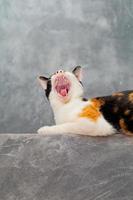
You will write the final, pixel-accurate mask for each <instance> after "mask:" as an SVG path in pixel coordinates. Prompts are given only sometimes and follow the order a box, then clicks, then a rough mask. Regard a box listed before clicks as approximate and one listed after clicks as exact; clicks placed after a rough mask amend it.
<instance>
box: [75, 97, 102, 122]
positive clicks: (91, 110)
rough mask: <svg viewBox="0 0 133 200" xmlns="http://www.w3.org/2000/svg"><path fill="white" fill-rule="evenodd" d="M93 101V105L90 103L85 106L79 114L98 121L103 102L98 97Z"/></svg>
mask: <svg viewBox="0 0 133 200" xmlns="http://www.w3.org/2000/svg"><path fill="white" fill-rule="evenodd" d="M91 102H92V105H88V106H86V107H85V108H83V110H82V112H81V113H80V115H79V116H80V117H85V118H89V119H91V120H92V121H97V119H98V118H99V117H100V115H101V113H100V111H99V108H100V106H101V105H102V104H103V102H101V100H97V99H92V100H91Z"/></svg>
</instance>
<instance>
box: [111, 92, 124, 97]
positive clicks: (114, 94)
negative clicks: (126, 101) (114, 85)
mask: <svg viewBox="0 0 133 200" xmlns="http://www.w3.org/2000/svg"><path fill="white" fill-rule="evenodd" d="M112 96H118V97H122V96H124V94H123V93H122V92H115V93H113V94H112Z"/></svg>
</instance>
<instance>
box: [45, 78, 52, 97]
mask: <svg viewBox="0 0 133 200" xmlns="http://www.w3.org/2000/svg"><path fill="white" fill-rule="evenodd" d="M51 89H52V84H51V79H50V78H49V79H48V81H47V89H46V90H45V94H46V97H47V98H48V99H49V94H50V92H51Z"/></svg>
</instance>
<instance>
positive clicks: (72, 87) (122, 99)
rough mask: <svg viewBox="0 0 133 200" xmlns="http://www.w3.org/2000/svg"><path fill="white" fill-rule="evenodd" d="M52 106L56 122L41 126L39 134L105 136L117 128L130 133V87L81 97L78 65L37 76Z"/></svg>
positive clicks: (132, 93) (132, 98) (132, 115)
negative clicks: (47, 76)
mask: <svg viewBox="0 0 133 200" xmlns="http://www.w3.org/2000/svg"><path fill="white" fill-rule="evenodd" d="M38 80H39V82H40V84H41V86H42V87H43V89H44V90H45V93H46V96H47V98H48V99H49V101H50V104H51V106H52V109H53V112H54V117H55V122H56V125H54V126H44V127H42V128H40V129H39V130H38V133H39V134H80V135H90V136H107V135H112V134H115V133H117V132H118V131H120V130H121V132H123V133H124V134H126V135H133V91H125V92H117V93H114V94H112V95H111V96H104V97H96V98H91V99H88V100H87V99H85V98H83V85H82V82H81V81H82V68H81V67H80V66H77V67H76V68H75V69H74V70H73V71H72V72H66V71H63V70H59V71H57V72H56V73H55V74H53V75H52V76H51V77H50V78H46V77H44V76H40V77H39V78H38Z"/></svg>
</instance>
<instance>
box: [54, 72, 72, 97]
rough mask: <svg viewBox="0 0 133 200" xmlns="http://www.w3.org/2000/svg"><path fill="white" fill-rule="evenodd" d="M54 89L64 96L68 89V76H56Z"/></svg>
mask: <svg viewBox="0 0 133 200" xmlns="http://www.w3.org/2000/svg"><path fill="white" fill-rule="evenodd" d="M55 89H56V91H57V93H58V94H59V95H60V96H62V97H66V96H67V95H68V93H69V90H70V81H69V80H68V78H67V77H66V76H64V75H61V76H58V77H56V79H55Z"/></svg>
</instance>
